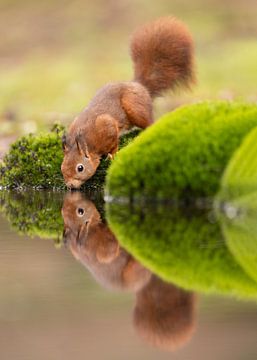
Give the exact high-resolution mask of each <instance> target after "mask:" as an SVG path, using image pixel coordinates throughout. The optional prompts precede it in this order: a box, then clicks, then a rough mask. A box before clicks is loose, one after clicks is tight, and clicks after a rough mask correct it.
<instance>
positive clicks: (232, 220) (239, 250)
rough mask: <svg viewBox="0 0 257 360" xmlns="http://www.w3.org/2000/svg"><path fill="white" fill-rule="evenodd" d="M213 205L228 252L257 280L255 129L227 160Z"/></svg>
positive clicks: (256, 155)
mask: <svg viewBox="0 0 257 360" xmlns="http://www.w3.org/2000/svg"><path fill="white" fill-rule="evenodd" d="M216 208H217V214H218V216H219V218H220V221H221V223H222V228H223V232H224V235H225V237H226V241H227V245H228V247H229V249H230V251H231V252H232V254H233V255H234V257H235V258H236V259H237V261H238V262H239V263H240V265H241V266H242V267H243V268H244V269H245V271H246V272H247V273H248V274H249V275H250V276H251V277H252V278H254V279H255V280H256V281H257V222H256V218H257V128H254V129H253V130H252V131H251V132H250V133H249V134H248V135H247V136H246V137H245V139H244V141H243V142H242V144H241V146H240V147H239V148H238V149H237V150H236V152H235V153H234V155H233V157H232V158H231V160H230V161H229V164H228V166H227V168H226V170H225V172H224V175H223V177H222V181H221V188H220V191H219V193H218V194H217V197H216Z"/></svg>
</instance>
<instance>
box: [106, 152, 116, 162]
mask: <svg viewBox="0 0 257 360" xmlns="http://www.w3.org/2000/svg"><path fill="white" fill-rule="evenodd" d="M106 159H107V160H113V159H114V155H113V154H110V153H109V154H108V155H107V157H106Z"/></svg>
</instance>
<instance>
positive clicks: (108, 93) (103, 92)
mask: <svg viewBox="0 0 257 360" xmlns="http://www.w3.org/2000/svg"><path fill="white" fill-rule="evenodd" d="M131 55H132V60H133V62H134V70H135V76H134V81H130V82H120V83H110V84H107V85H105V86H104V87H103V88H101V89H100V90H99V91H98V93H97V94H96V96H95V97H94V98H93V100H92V101H91V102H90V103H89V105H88V106H87V107H86V108H85V109H84V110H83V111H82V113H81V114H80V115H78V116H77V117H76V118H75V120H74V121H73V122H72V123H71V125H70V127H69V130H68V134H67V136H64V138H63V148H64V160H63V163H62V173H63V176H64V180H65V183H66V185H67V186H68V187H71V188H79V187H80V186H81V185H82V183H83V182H84V181H86V180H87V179H89V178H90V177H91V176H92V175H94V173H95V171H96V169H97V167H98V165H99V163H100V158H101V156H102V155H109V156H110V157H112V156H113V155H114V154H115V153H116V151H117V148H118V139H119V136H120V135H121V134H122V132H124V131H126V130H129V129H131V128H132V127H134V126H137V127H140V128H143V129H144V128H146V127H147V126H149V125H150V124H151V123H152V122H153V115H152V100H153V98H155V97H156V96H159V95H161V94H162V93H163V92H164V91H165V90H168V89H175V88H176V87H177V86H190V84H191V83H193V82H194V72H193V42H192V38H191V35H190V33H189V32H188V30H187V28H186V27H185V26H184V24H183V23H181V22H179V21H178V20H176V19H175V18H173V17H165V18H161V19H159V20H156V21H154V22H152V23H149V24H146V25H144V26H143V27H141V28H139V30H138V31H136V32H135V34H134V36H133V37H132V42H131Z"/></svg>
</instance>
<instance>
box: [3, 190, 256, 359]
mask: <svg viewBox="0 0 257 360" xmlns="http://www.w3.org/2000/svg"><path fill="white" fill-rule="evenodd" d="M0 198H1V215H0V248H1V251H0V257H1V259H0V264H1V265H0V268H1V271H0V284H1V289H2V290H1V292H2V294H1V297H0V319H1V322H0V348H1V359H4V360H5V359H14V360H16V359H26V360H27V359H39V360H40V359H46V358H47V359H70V358H74V359H85V358H91V359H112V360H113V359H131V358H133V359H156V358H158V359H170V358H174V359H181V360H182V359H190V360H191V359H208V360H209V359H217V358H219V359H233V360H234V359H256V356H257V345H256V336H257V306H256V300H255V299H256V297H255V283H256V281H255V280H254V276H250V275H249V269H248V268H244V267H243V266H242V264H239V262H238V259H236V258H235V256H234V255H233V254H232V253H231V251H229V250H228V253H225V251H224V249H225V245H226V243H225V240H224V239H223V238H222V234H223V233H222V232H221V233H219V235H218V237H216V238H215V236H217V229H219V226H220V225H219V224H217V221H216V220H214V219H213V216H212V215H213V214H212V212H211V210H209V209H208V210H207V211H205V210H204V211H200V212H199V209H198V210H197V211H196V210H192V209H190V212H189V211H188V209H187V211H186V214H185V211H184V210H183V211H177V210H176V211H175V212H174V209H171V208H167V207H166V208H165V209H163V208H162V207H161V208H158V209H157V208H155V210H154V211H153V209H152V210H151V211H150V210H149V209H146V208H145V209H143V210H142V208H141V209H138V207H130V209H129V210H128V209H127V208H124V207H123V209H122V208H119V206H118V207H117V205H115V206H114V207H112V206H109V208H108V214H105V212H104V208H105V205H104V202H103V200H102V197H101V194H87V196H86V195H83V194H81V193H78V192H75V193H69V194H68V195H67V194H64V193H45V192H26V193H21V192H19V193H17V192H4V193H3V192H1V196H0ZM139 210H140V211H139ZM138 211H139V212H138ZM138 215H140V216H139V217H138ZM108 219H110V223H111V224H112V230H111V229H110V224H108V223H107V220H108ZM138 219H139V220H138ZM117 221H118V224H120V226H119V227H118V228H117V227H115V226H113V225H115V224H116V223H117ZM230 225H231V224H230ZM230 228H231V227H230ZM124 229H125V230H124ZM197 229H198V230H199V232H198V235H197V236H196V235H195V231H196V230H197ZM187 230H188V234H191V235H192V236H194V238H193V237H192V236H191V238H189V237H188V236H186V234H187ZM189 230H190V231H189ZM179 231H180V232H179ZM203 231H204V232H203ZM114 232H115V235H114ZM117 233H119V234H120V235H121V239H120V240H121V243H122V245H121V244H120V240H119V239H118V238H117ZM157 233H158V237H157V236H156V234H157ZM196 233H197V232H196ZM132 234H134V235H133V239H132ZM214 234H215V236H214ZM205 235H206V237H205ZM210 235H212V237H210ZM165 236H166V238H167V242H166V241H165V243H166V244H169V246H170V248H169V250H167V249H166V250H165V251H166V252H168V253H169V252H170V255H171V253H172V254H175V255H174V256H175V257H174V259H175V260H177V263H175V264H174V263H173V264H169V263H165V259H168V257H167V256H166V255H167V254H164V253H163V257H162V259H163V261H161V262H160V263H158V261H159V258H158V256H157V257H156V256H151V251H152V250H151V247H145V242H146V238H147V237H148V240H149V242H151V244H153V243H154V244H155V249H156V251H155V253H157V252H158V244H161V245H160V246H163V239H164V237H165ZM172 236H173V237H172ZM179 236H180V238H181V244H180V246H178V245H179V244H178V243H176V241H175V240H176V239H179ZM130 238H131V239H132V240H133V242H129V241H128V240H129V239H130ZM188 238H189V239H191V240H193V239H194V241H196V243H195V242H192V241H189V240H188ZM171 239H173V240H171ZM174 239H175V240H174ZM203 239H204V241H203ZM140 240H142V242H141V247H140V246H138V244H139V243H138V242H139V241H140ZM174 241H175V242H174ZM197 241H200V245H201V246H200V247H199V248H198V250H199V254H200V255H199V259H197V258H195V256H196V254H197V246H198V245H199V244H198V243H197ZM185 243H186V244H187V247H183V246H184V245H185ZM224 244H225V245H224ZM171 245H173V246H174V247H173V248H172V246H171ZM124 246H125V247H126V248H131V249H132V250H133V255H132V254H130V253H129V252H128V251H127V250H125V249H124ZM156 246H157V247H156ZM194 246H195V248H194ZM226 246H227V245H226ZM186 248H187V251H188V253H186V252H185V250H186ZM149 249H150V250H151V251H150V250H149ZM206 249H211V250H210V251H209V252H208V256H209V254H211V255H212V256H209V257H208V259H207V258H206V254H207V253H206ZM220 249H223V250H222V251H223V252H219V254H223V255H224V254H226V256H231V258H230V259H234V260H235V263H233V264H237V265H233V266H236V269H237V270H236V272H235V271H234V270H233V269H232V270H233V271H232V272H231V276H230V277H231V282H230V283H229V284H228V280H227V279H229V276H228V275H227V274H226V273H224V278H223V281H222V280H220V277H219V276H222V269H221V265H220V264H221V263H222V259H223V258H222V257H221V258H220V257H219V263H217V264H216V265H217V266H219V267H220V268H219V269H213V270H217V271H215V272H213V274H214V275H213V276H209V277H208V274H204V273H201V272H200V271H199V269H200V268H201V267H202V266H203V265H204V266H205V267H203V270H205V269H208V266H209V267H210V268H211V266H214V263H212V262H211V261H213V258H215V254H217V253H218V252H217V251H219V250H220ZM226 249H227V248H226ZM139 250H140V251H139ZM135 256H136V258H135ZM224 256H225V255H224ZM138 258H140V259H141V260H142V261H141V262H139V261H138V260H137V259H138ZM192 259H196V260H194V261H195V262H194V261H192ZM175 260H174V261H175ZM178 260H179V261H178ZM189 260H190V261H189ZM201 260H202V262H201ZM207 260H208V261H207ZM183 261H184V263H183ZM197 262H198V263H197ZM164 263H165V266H164V267H163V266H161V267H160V264H162V265H163V264H164ZM231 263H232V260H231ZM146 264H147V265H148V266H145V265H146ZM183 264H184V269H185V270H184V272H183V274H181V271H182V265H183ZM197 264H198V265H199V266H198V267H197ZM192 266H194V267H192ZM237 266H238V268H237ZM153 268H154V269H155V271H154V272H153V271H152V270H153ZM177 269H179V270H181V271H180V272H178V273H176V271H175V270H177ZM251 269H252V268H251ZM218 270H219V271H218ZM225 270H226V271H227V272H228V271H229V269H227V268H226V269H225ZM190 273H192V274H194V277H191V278H190V279H189V278H188V276H189V274H190ZM235 274H239V275H238V276H237V277H236V276H235ZM179 275H180V276H179ZM164 278H165V280H163V279H164ZM167 278H168V280H169V281H167ZM171 278H173V279H174V280H175V283H174V282H171V281H170V279H171ZM206 279H208V281H211V280H209V279H213V280H215V282H213V284H211V283H210V284H209V285H210V286H207V285H208V282H207V281H206ZM224 279H226V284H228V285H229V286H226V287H225V288H223V287H222V288H220V287H219V286H221V285H222V286H223V285H224ZM246 279H247V280H246ZM199 284H200V285H199ZM179 285H183V289H181V286H179ZM194 288H197V289H194ZM256 288H257V283H256ZM224 289H225V290H226V291H225V290H224ZM200 290H201V291H200ZM219 290H220V291H219ZM249 292H250V295H249ZM150 305H151V306H150ZM149 309H150V310H149ZM148 310H149V311H148ZM169 345H170V346H169ZM169 347H170V348H172V349H173V351H172V354H171V352H170V351H169V350H167V348H169Z"/></svg>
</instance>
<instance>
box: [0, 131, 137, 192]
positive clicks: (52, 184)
mask: <svg viewBox="0 0 257 360" xmlns="http://www.w3.org/2000/svg"><path fill="white" fill-rule="evenodd" d="M63 131H64V129H63V128H62V127H60V126H54V128H53V130H52V131H51V132H49V133H44V134H39V135H32V134H30V135H27V136H23V137H22V138H20V139H18V140H17V141H16V142H14V143H13V144H12V146H11V148H10V151H9V153H8V154H7V155H6V156H5V158H4V160H3V164H2V165H0V174H1V178H0V185H1V186H3V187H7V188H27V187H33V188H41V189H42V188H43V189H50V188H58V189H61V188H65V184H64V181H63V176H62V173H61V163H62V160H63V152H62V144H61V138H62V135H63ZM138 132H139V130H134V131H132V132H130V133H128V134H126V135H124V136H123V137H122V138H121V140H120V147H123V146H125V145H127V143H128V142H129V141H131V139H133V138H134V137H135V136H136V135H138ZM109 165H110V161H109V160H107V159H102V161H101V164H100V166H99V168H98V169H97V172H96V174H95V175H94V176H93V177H92V178H91V179H90V180H89V181H87V182H86V183H85V184H84V186H83V189H95V188H98V189H100V188H102V186H103V183H104V181H105V175H106V170H107V168H108V167H109Z"/></svg>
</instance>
